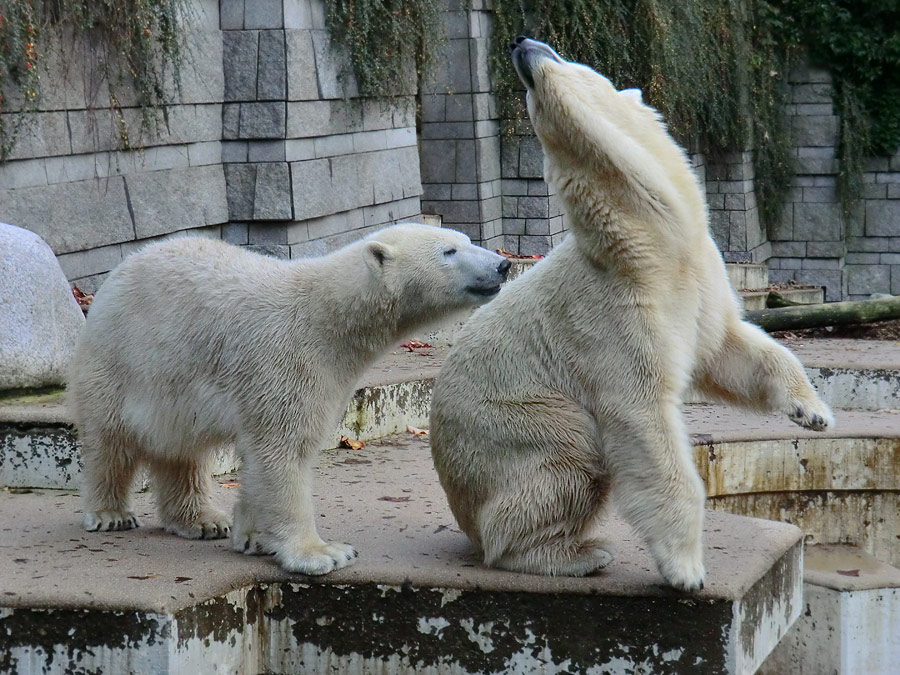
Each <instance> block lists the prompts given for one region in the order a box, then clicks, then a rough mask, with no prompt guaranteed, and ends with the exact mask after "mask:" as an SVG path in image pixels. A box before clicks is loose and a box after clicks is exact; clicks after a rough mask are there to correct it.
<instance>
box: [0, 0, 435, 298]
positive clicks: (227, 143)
mask: <svg viewBox="0 0 900 675" xmlns="http://www.w3.org/2000/svg"><path fill="white" fill-rule="evenodd" d="M192 2H193V5H194V10H195V11H194V12H193V16H192V17H191V18H190V19H189V21H190V23H189V25H188V26H187V29H188V30H189V35H188V44H189V45H190V53H189V55H188V59H187V61H186V63H185V65H184V66H183V73H182V87H181V89H180V90H179V91H177V92H175V91H174V90H173V92H172V94H173V96H172V100H173V101H174V102H173V104H172V105H170V106H168V108H167V111H166V113H167V116H166V123H165V124H164V125H162V127H161V128H160V129H159V130H158V131H156V132H153V131H145V132H144V133H143V134H142V135H141V137H140V138H129V139H128V140H129V142H130V146H131V147H138V146H141V147H142V148H143V149H142V150H139V151H138V150H123V149H122V147H123V138H122V135H121V133H122V126H121V125H120V123H119V120H118V119H117V117H116V113H114V112H113V111H112V110H110V107H109V92H108V90H107V88H106V85H105V83H104V82H103V81H101V80H98V79H96V78H94V77H92V73H94V72H96V70H97V69H96V68H95V67H93V66H95V65H96V64H93V63H92V59H96V55H95V54H92V53H91V49H90V48H89V47H88V46H87V45H85V44H82V43H79V42H73V43H72V45H71V46H67V47H66V49H65V51H66V53H67V54H69V55H70V58H68V59H67V60H66V62H65V63H51V64H50V68H49V72H48V73H47V75H45V76H44V78H43V81H44V87H43V97H42V104H41V109H40V110H39V111H38V112H36V113H34V114H30V115H29V116H28V119H27V125H26V127H25V129H24V132H23V134H22V135H21V138H20V140H19V143H18V144H17V145H16V147H15V149H14V152H13V154H12V155H11V157H10V159H9V161H7V162H4V163H2V164H0V221H5V222H9V223H13V224H16V225H20V226H23V227H26V228H29V229H31V230H33V231H35V232H37V233H38V234H40V235H41V236H42V237H44V238H45V239H46V240H47V241H48V243H49V244H50V246H51V247H52V248H53V250H54V251H55V252H56V254H57V256H58V258H59V260H60V263H61V265H62V267H63V270H64V271H65V272H66V274H67V276H68V277H69V279H70V280H71V281H73V282H75V283H76V284H77V285H78V286H79V287H80V288H82V290H85V291H87V292H91V291H94V290H96V288H97V287H98V286H99V284H100V282H101V281H102V279H103V278H104V277H105V275H106V274H107V273H108V271H109V270H111V269H112V268H113V267H114V266H115V265H116V264H118V262H120V261H121V260H122V258H123V257H124V256H125V255H128V254H129V253H131V252H132V251H134V250H136V249H137V248H139V247H140V246H143V245H144V244H145V243H147V242H148V241H152V240H154V239H157V238H160V237H166V236H172V235H176V234H179V233H184V232H191V233H193V234H199V235H203V236H210V237H214V238H222V239H225V240H226V241H229V242H232V243H236V244H243V245H248V246H251V247H254V248H256V249H257V250H260V251H262V252H265V253H268V254H271V255H277V256H281V257H298V256H306V255H313V254H319V253H324V252H327V251H329V250H332V249H334V248H336V247H338V246H340V245H342V244H344V243H347V242H349V241H351V240H353V239H356V238H358V237H360V236H363V235H364V234H365V233H366V232H369V231H371V230H372V229H374V228H376V227H379V226H382V225H384V224H387V223H391V222H396V221H399V220H407V219H410V218H414V217H416V216H418V215H419V214H420V211H421V207H420V200H419V196H420V194H421V192H422V187H421V178H420V170H419V155H418V149H417V134H416V101H415V97H414V93H415V91H414V83H412V84H411V86H410V89H409V91H408V92H406V93H404V94H403V95H400V96H397V97H396V98H394V99H392V100H372V99H368V98H364V97H360V96H359V94H358V91H357V87H356V85H355V83H354V82H353V81H352V77H351V78H349V79H348V80H347V81H346V82H345V81H343V80H342V78H341V77H340V74H341V72H342V68H343V64H344V61H343V60H342V59H343V56H342V54H341V52H340V49H338V48H335V46H334V45H332V44H331V41H330V38H329V35H328V32H327V31H326V30H325V7H324V2H323V0H192ZM129 98H133V97H129V95H128V92H127V91H126V92H125V93H124V94H121V93H120V95H119V103H120V105H121V107H122V112H121V114H122V116H123V117H124V118H125V119H126V120H128V121H129V122H136V120H137V119H138V116H139V110H138V109H137V108H136V107H135V106H136V101H134V100H129ZM129 128H131V129H137V128H138V125H136V124H131V125H130V127H129Z"/></svg>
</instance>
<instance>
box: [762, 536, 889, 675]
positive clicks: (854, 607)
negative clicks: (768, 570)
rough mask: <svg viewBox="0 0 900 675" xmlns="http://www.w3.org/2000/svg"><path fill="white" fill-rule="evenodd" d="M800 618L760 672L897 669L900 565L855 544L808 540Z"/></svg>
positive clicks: (849, 674)
mask: <svg viewBox="0 0 900 675" xmlns="http://www.w3.org/2000/svg"><path fill="white" fill-rule="evenodd" d="M803 586H804V593H803V595H804V607H805V610H804V612H803V614H802V615H801V616H800V618H799V619H798V620H797V621H796V623H794V625H793V626H791V629H790V630H789V631H788V634H787V635H785V637H784V639H782V641H781V642H780V643H779V644H778V646H777V647H776V648H775V650H774V651H773V652H772V654H771V655H770V656H769V658H768V659H766V661H765V662H764V663H763V665H762V667H761V668H760V670H759V673H760V675H783V674H784V673H791V674H792V675H820V674H821V673H835V674H836V675H857V674H859V673H894V672H897V666H898V664H900V632H898V630H897V626H898V617H900V570H898V569H897V568H896V567H892V566H890V565H886V564H884V563H883V562H880V561H879V560H876V559H875V558H873V557H872V556H870V555H869V554H868V553H866V552H865V551H862V550H860V549H859V548H857V547H855V546H841V545H833V546H807V547H806V555H805V559H804V585H803Z"/></svg>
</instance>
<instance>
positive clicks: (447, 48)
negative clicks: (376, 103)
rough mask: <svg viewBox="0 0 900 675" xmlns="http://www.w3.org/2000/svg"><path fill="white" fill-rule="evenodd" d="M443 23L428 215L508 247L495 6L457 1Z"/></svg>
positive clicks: (426, 181)
mask: <svg viewBox="0 0 900 675" xmlns="http://www.w3.org/2000/svg"><path fill="white" fill-rule="evenodd" d="M441 18H442V21H443V25H444V28H445V30H446V33H447V41H446V44H445V45H444V47H443V49H444V54H443V55H442V56H441V57H439V58H438V62H439V64H440V66H439V67H438V71H437V72H436V73H434V75H433V77H432V78H431V79H430V80H428V81H427V82H426V84H425V88H424V90H423V92H422V93H421V126H420V133H421V136H420V140H419V152H420V158H421V167H422V189H423V194H422V210H423V212H425V213H430V214H436V215H440V216H441V217H442V221H443V224H444V226H446V227H452V228H454V229H456V230H459V231H461V232H464V233H466V234H467V235H468V236H469V237H471V239H472V240H473V241H475V242H477V243H480V244H482V245H484V246H485V247H487V248H501V247H505V238H504V231H503V214H502V213H501V194H502V190H501V188H502V185H501V177H500V143H501V141H500V120H499V115H498V111H497V101H496V98H495V97H494V95H493V94H492V93H491V81H490V75H489V72H488V46H489V40H490V35H491V21H492V17H491V13H490V11H489V2H487V1H486V0H471V2H470V3H468V4H467V3H466V2H463V1H462V0H450V1H449V2H448V3H447V9H446V11H444V12H442V17H441Z"/></svg>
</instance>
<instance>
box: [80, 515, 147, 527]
mask: <svg viewBox="0 0 900 675" xmlns="http://www.w3.org/2000/svg"><path fill="white" fill-rule="evenodd" d="M81 525H82V527H84V529H85V530H87V531H88V532H112V531H115V530H133V529H134V528H136V527H140V525H141V523H140V521H139V520H138V519H137V516H136V515H134V512H132V511H85V513H84V515H83V516H82V517H81Z"/></svg>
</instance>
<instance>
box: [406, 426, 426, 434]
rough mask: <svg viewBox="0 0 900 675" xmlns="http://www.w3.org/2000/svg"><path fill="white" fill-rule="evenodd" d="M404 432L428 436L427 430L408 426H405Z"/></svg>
mask: <svg viewBox="0 0 900 675" xmlns="http://www.w3.org/2000/svg"><path fill="white" fill-rule="evenodd" d="M406 430H407V431H408V432H409V433H411V434H415V435H416V436H427V435H428V429H420V428H419V427H414V426H410V425H409V424H407V425H406Z"/></svg>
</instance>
